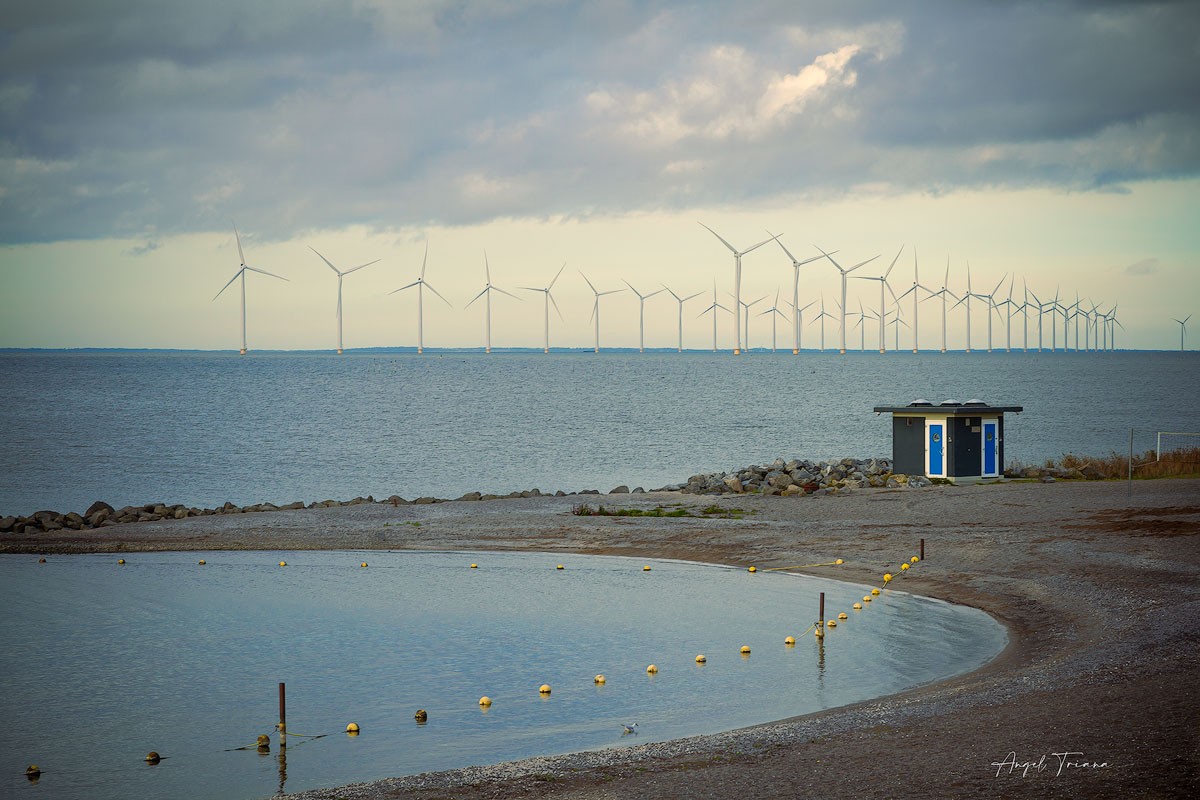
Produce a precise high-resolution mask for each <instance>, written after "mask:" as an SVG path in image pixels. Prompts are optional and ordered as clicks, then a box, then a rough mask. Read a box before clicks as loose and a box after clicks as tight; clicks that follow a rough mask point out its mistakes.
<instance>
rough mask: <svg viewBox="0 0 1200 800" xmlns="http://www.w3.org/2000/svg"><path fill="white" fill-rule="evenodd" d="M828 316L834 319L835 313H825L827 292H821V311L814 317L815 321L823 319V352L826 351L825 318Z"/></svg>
mask: <svg viewBox="0 0 1200 800" xmlns="http://www.w3.org/2000/svg"><path fill="white" fill-rule="evenodd" d="M826 318H829V319H833V318H834V316H833V314H827V313H825V293H824V292H822V293H821V313H820V314H817V316H816V317H814V318H813V322H816V321H817V320H820V321H821V352H822V353H824V352H825V319H826Z"/></svg>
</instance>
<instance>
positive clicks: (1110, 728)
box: [0, 480, 1200, 800]
mask: <svg viewBox="0 0 1200 800" xmlns="http://www.w3.org/2000/svg"><path fill="white" fill-rule="evenodd" d="M583 500H587V501H588V502H590V503H592V504H593V505H594V504H595V503H597V502H601V503H604V504H605V505H608V506H612V507H620V508H634V507H637V508H652V507H654V506H655V505H657V504H672V503H682V504H684V506H685V507H688V508H691V509H694V511H695V513H697V514H698V513H699V509H700V508H702V507H704V506H707V505H710V504H712V503H713V502H714V500H713V498H708V497H694V496H687V495H678V494H646V495H621V496H601V497H598V498H597V497H588V498H579V497H574V498H571V497H567V498H553V497H538V498H528V499H520V500H499V501H488V502H453V503H441V504H436V505H420V506H416V505H410V506H399V507H393V506H389V505H360V506H348V507H341V508H331V509H319V510H303V511H290V512H273V513H262V514H245V515H229V516H218V517H199V518H189V519H184V520H178V521H173V522H160V523H140V524H136V525H123V526H118V527H115V528H107V529H103V530H102V531H86V532H79V531H58V532H55V533H52V534H40V535H37V536H28V537H27V536H23V535H20V536H12V535H6V536H3V537H0V551H2V552H28V553H37V552H46V553H52V552H96V551H114V552H116V551H132V550H211V549H343V548H356V549H357V548H365V549H370V548H378V549H403V548H418V549H474V550H478V549H491V550H544V551H554V552H562V553H572V552H575V553H594V554H614V555H628V556H641V557H663V558H684V559H691V560H697V561H709V562H716V563H722V564H739V565H751V564H754V565H757V566H758V567H759V568H766V567H778V566H787V565H793V564H807V563H815V562H824V561H829V560H831V559H834V558H842V559H844V560H845V564H844V565H843V566H841V567H836V568H834V567H830V568H815V569H809V570H806V571H808V572H811V573H814V574H822V575H826V576H830V577H842V578H845V579H847V580H853V581H860V582H864V583H871V582H875V581H877V580H878V579H879V576H880V575H881V574H882V573H883V572H884V571H886V570H889V569H890V570H891V571H896V567H897V566H898V565H899V563H900V562H901V561H902V560H903V559H905V558H907V557H909V556H911V555H912V554H913V553H915V552H916V547H917V543H918V540H919V539H920V538H924V539H925V540H926V560H925V561H924V562H922V563H921V564H920V565H919V567H918V568H914V569H912V570H910V572H909V574H907V575H905V576H904V577H903V579H902V580H901V581H900V584H901V586H902V588H903V589H904V590H906V591H910V592H916V593H920V594H925V595H929V596H932V597H938V598H942V599H945V600H949V601H952V602H957V603H965V604H968V605H972V606H975V607H978V608H981V609H984V610H985V611H987V612H988V613H990V614H992V615H993V616H995V617H996V618H997V619H999V620H1000V621H1002V622H1003V623H1004V624H1005V625H1006V626H1008V628H1009V632H1010V637H1011V644H1010V646H1009V647H1008V649H1007V650H1005V651H1004V653H1002V654H1001V655H1000V656H999V657H998V658H997V659H996V660H995V661H993V662H992V663H990V664H989V665H987V666H986V667H984V668H983V669H981V670H978V671H976V672H974V673H971V674H969V675H965V676H961V677H958V678H954V679H952V680H949V681H946V682H943V683H940V684H937V685H934V686H928V687H922V688H919V689H915V690H911V691H908V692H905V693H903V694H899V695H893V696H890V697H886V698H881V699H878V700H873V701H869V702H866V703H860V704H857V705H854V706H849V707H844V708H839V709H832V710H829V711H825V712H821V713H818V714H812V715H808V716H805V717H799V718H796V719H792V720H786V721H783V722H779V723H774V724H771V725H766V726H761V727H757V728H752V729H747V730H742V731H734V732H731V733H727V734H721V735H718V736H709V737H696V738H693V739H683V740H677V741H673V742H663V743H657V744H648V745H639V746H636V747H633V748H628V749H618V750H605V751H599V752H594V753H581V754H575V755H568V756H562V757H555V758H543V759H531V760H528V761H521V762H513V763H510V764H503V765H493V766H488V767H480V768H471V769H466V770H457V771H453V772H447V773H436V774H429V775H420V776H413V777H409V778H397V779H390V780H385V781H379V782H376V783H372V784H356V785H354V786H350V787H341V788H339V789H328V790H317V791H312V792H305V793H300V794H296V795H292V796H293V797H296V798H303V799H305V800H317V798H321V799H322V800H327V799H331V798H345V799H346V800H349V798H390V797H414V798H426V799H427V800H432V798H447V797H455V798H459V797H461V798H510V797H548V798H549V797H553V798H589V799H590V798H629V797H662V798H693V797H694V798H701V797H735V796H736V797H763V798H792V797H814V798H861V797H976V796H977V797H1053V798H1074V797H1080V798H1101V797H1113V798H1117V797H1121V798H1124V797H1184V796H1189V797H1190V796H1192V795H1193V794H1194V793H1195V792H1196V791H1197V787H1200V724H1198V723H1197V712H1200V481H1197V480H1161V481H1148V482H1139V483H1136V484H1135V485H1134V486H1133V489H1132V492H1131V493H1129V492H1128V490H1127V487H1126V485H1125V484H1123V483H1056V484H1040V483H1033V484H1030V483H1009V484H1002V485H992V486H971V487H931V488H928V489H920V490H914V489H905V490H863V491H859V492H854V493H851V494H848V495H844V496H833V497H809V498H778V497H766V498H764V497H752V496H744V497H722V498H720V499H717V500H716V502H717V503H718V504H719V505H722V506H726V507H737V508H741V509H745V510H746V511H747V512H750V513H748V514H747V515H746V516H745V517H744V518H743V519H711V518H700V517H685V518H644V517H640V518H619V517H578V516H573V515H572V514H571V513H570V509H571V505H572V503H578V502H582V501H583ZM406 523H419V524H406ZM1064 753H1065V754H1069V755H1061V756H1060V755H1056V754H1064ZM1027 764H1028V765H1029V766H1026V765H1027ZM1095 765H1103V766H1095Z"/></svg>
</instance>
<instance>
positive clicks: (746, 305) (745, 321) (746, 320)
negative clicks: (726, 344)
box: [730, 294, 767, 353]
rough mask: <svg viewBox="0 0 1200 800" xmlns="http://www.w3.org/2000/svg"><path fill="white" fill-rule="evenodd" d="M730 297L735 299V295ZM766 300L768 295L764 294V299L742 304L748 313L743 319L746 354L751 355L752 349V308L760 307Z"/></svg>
mask: <svg viewBox="0 0 1200 800" xmlns="http://www.w3.org/2000/svg"><path fill="white" fill-rule="evenodd" d="M730 297H733V295H730ZM766 299H767V295H765V294H764V295H763V296H762V297H760V298H758V299H757V300H753V301H751V302H749V303H742V304H741V307H742V309H743V310H745V312H746V313H745V315H744V316H743V317H742V325H743V326H745V327H744V329H743V330H744V333H745V336H744V339H743V340H744V341H745V344H746V352H747V353H749V352H750V350H751V349H752V348H751V347H750V307H751V306H755V305H758V304H759V303H761V302H762V301H763V300H766ZM735 300H736V298H735Z"/></svg>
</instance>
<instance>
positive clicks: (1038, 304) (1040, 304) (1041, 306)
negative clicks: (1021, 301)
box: [1025, 286, 1046, 353]
mask: <svg viewBox="0 0 1200 800" xmlns="http://www.w3.org/2000/svg"><path fill="white" fill-rule="evenodd" d="M1025 291H1026V292H1027V293H1028V294H1029V296H1030V297H1032V298H1033V304H1034V306H1036V307H1037V310H1038V318H1037V323H1038V352H1039V353H1040V352H1042V310H1043V309H1044V308H1045V307H1046V304H1045V303H1043V302H1042V301H1041V299H1040V298H1039V297H1038V296H1037V295H1036V294H1034V293H1033V290H1032V289H1030V288H1029V287H1028V286H1026V287H1025ZM1025 304H1026V305H1029V301H1028V300H1026V301H1025Z"/></svg>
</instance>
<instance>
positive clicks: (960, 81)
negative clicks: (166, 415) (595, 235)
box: [0, 0, 1200, 242]
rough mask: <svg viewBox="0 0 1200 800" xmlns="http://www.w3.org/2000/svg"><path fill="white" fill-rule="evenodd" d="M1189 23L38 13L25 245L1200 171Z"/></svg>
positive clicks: (19, 137)
mask: <svg viewBox="0 0 1200 800" xmlns="http://www.w3.org/2000/svg"><path fill="white" fill-rule="evenodd" d="M1197 30H1200V12H1198V11H1197V10H1196V7H1195V6H1193V5H1191V4H1185V3H1179V4H1144V3H1129V4H1122V3H1091V4H1069V3H1054V4H1048V3H959V2H945V3H922V4H914V5H913V6H912V7H904V8H901V7H899V6H897V5H896V4H894V3H882V2H881V3H876V4H870V3H866V4H851V5H850V7H849V8H843V7H842V6H841V4H824V3H813V4H796V3H793V2H786V3H785V2H779V3H772V2H761V3H750V4H737V5H732V4H724V3H713V4H709V5H699V6H697V5H694V4H693V5H688V6H686V7H684V6H677V5H674V4H669V3H635V2H629V3H626V4H618V3H612V2H595V3H578V4H566V5H564V4H561V3H553V2H516V0H513V1H512V2H460V3H450V2H445V3H443V2H433V1H432V0H431V1H430V2H414V3H389V2H385V0H358V2H322V1H320V0H306V1H304V2H294V1H292V0H289V1H288V2H283V0H280V1H279V2H259V3H251V4H246V3H234V2H217V3H206V4H194V6H193V5H180V4H162V3H156V2H145V3H136V2H134V3H131V2H122V3H107V2H80V3H67V2H61V0H60V1H59V2H39V3H21V4H18V6H17V8H15V9H10V10H7V11H6V14H5V15H4V19H3V20H0V76H3V77H0V240H2V241H5V242H22V241H46V240H56V239H66V238H93V237H103V236H112V235H118V236H138V237H141V238H148V239H150V240H155V239H156V237H157V236H160V235H164V234H169V233H173V232H180V231H190V230H198V229H212V228H214V227H225V226H226V225H227V224H228V222H229V220H230V219H235V218H236V219H239V220H243V221H244V222H243V224H244V225H246V226H252V227H253V228H254V229H256V230H258V231H260V232H261V233H262V234H264V235H268V236H275V237H286V236H289V235H291V234H293V233H294V232H296V231H299V230H304V229H308V228H313V227H325V226H338V225H343V224H351V223H360V224H365V225H368V226H376V227H396V226H405V225H421V224H427V223H433V222H438V223H443V224H457V223H470V222H475V221H482V220H487V219H492V218H495V217H506V216H552V215H566V216H586V215H588V214H591V213H605V212H612V211H624V210H634V209H644V208H671V207H687V206H692V205H699V204H715V203H753V202H758V201H761V200H764V199H769V198H772V197H775V196H779V195H784V194H792V193H796V194H807V195H810V196H814V197H834V196H838V195H840V194H842V193H844V192H850V191H862V190H864V187H865V189H866V190H870V191H884V192H887V191H896V192H898V191H912V190H915V191H924V192H931V193H947V192H953V191H955V190H956V189H959V188H962V187H969V188H978V187H1024V186H1040V185H1051V186H1058V187H1063V188H1067V189H1074V190H1106V191H1122V190H1124V186H1123V184H1124V183H1126V182H1129V181H1135V180H1140V179H1147V178H1149V179H1154V178H1172V177H1179V176H1192V175H1195V174H1196V172H1197V167H1198V165H1200V140H1198V138H1197V136H1196V134H1195V133H1194V131H1196V130H1197V122H1198V121H1200V120H1198V116H1200V112H1198V109H1200V77H1198V76H1200V64H1197V60H1198V52H1200V48H1198V46H1197V33H1196V31H1197Z"/></svg>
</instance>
